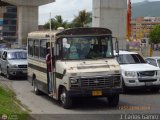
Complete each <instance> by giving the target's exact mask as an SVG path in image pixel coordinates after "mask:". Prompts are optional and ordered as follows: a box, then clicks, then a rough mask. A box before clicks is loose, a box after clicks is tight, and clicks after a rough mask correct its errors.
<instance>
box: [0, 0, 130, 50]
mask: <svg viewBox="0 0 160 120" xmlns="http://www.w3.org/2000/svg"><path fill="white" fill-rule="evenodd" d="M51 2H55V0H0V6H1V5H8V4H12V5H15V6H17V8H18V43H19V44H20V45H22V44H23V43H24V41H26V36H27V34H28V32H30V31H35V30H37V29H38V6H40V5H44V4H47V3H51ZM126 17H127V0H93V27H107V28H109V29H111V30H112V31H113V35H114V36H115V37H117V38H118V39H119V40H121V42H120V43H121V45H120V47H121V48H125V42H126V40H125V39H126V37H125V36H126Z"/></svg>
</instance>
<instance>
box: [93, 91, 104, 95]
mask: <svg viewBox="0 0 160 120" xmlns="http://www.w3.org/2000/svg"><path fill="white" fill-rule="evenodd" d="M101 95H102V91H100V90H97V91H92V96H101Z"/></svg>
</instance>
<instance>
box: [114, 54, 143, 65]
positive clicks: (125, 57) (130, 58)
mask: <svg viewBox="0 0 160 120" xmlns="http://www.w3.org/2000/svg"><path fill="white" fill-rule="evenodd" d="M116 58H117V61H118V62H119V64H139V63H146V62H145V60H144V59H143V58H142V57H141V56H140V55H139V54H120V55H119V56H118V57H116Z"/></svg>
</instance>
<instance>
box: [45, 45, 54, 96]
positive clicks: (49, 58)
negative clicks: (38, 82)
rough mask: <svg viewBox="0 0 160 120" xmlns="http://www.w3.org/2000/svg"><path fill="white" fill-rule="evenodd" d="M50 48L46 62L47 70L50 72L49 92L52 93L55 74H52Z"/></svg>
mask: <svg viewBox="0 0 160 120" xmlns="http://www.w3.org/2000/svg"><path fill="white" fill-rule="evenodd" d="M50 51H51V50H50V48H49V47H48V48H47V55H46V64H47V72H48V75H47V76H48V83H49V86H48V87H49V94H50V95H52V92H53V81H52V79H53V76H52V63H51V62H52V57H51V53H50Z"/></svg>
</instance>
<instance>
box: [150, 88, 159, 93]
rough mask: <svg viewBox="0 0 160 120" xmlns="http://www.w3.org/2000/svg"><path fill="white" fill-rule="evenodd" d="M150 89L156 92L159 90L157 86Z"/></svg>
mask: <svg viewBox="0 0 160 120" xmlns="http://www.w3.org/2000/svg"><path fill="white" fill-rule="evenodd" d="M151 91H152V92H153V93H158V92H159V88H151Z"/></svg>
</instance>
